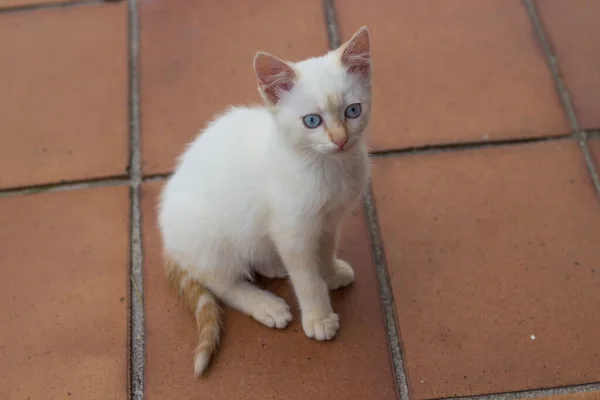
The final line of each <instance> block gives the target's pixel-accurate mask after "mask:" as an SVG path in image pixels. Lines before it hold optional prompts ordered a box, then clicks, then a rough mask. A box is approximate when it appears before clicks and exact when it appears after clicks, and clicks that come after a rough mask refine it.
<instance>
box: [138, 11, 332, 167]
mask: <svg viewBox="0 0 600 400" xmlns="http://www.w3.org/2000/svg"><path fill="white" fill-rule="evenodd" d="M139 7H140V19H141V21H140V25H141V55H140V56H141V65H140V69H141V72H140V73H141V85H142V86H141V107H142V109H141V111H142V136H143V137H142V139H143V140H142V156H143V169H144V173H145V174H153V173H161V172H166V171H169V170H171V169H172V168H173V166H174V164H175V160H176V157H177V155H178V154H180V153H181V152H182V151H183V149H184V146H185V144H186V143H187V142H189V141H191V140H192V139H193V138H194V137H195V136H196V134H197V133H198V132H199V131H200V130H201V129H203V128H204V127H205V125H206V124H207V123H208V122H209V121H210V120H211V119H212V118H213V117H214V116H215V114H217V113H221V112H223V111H224V110H225V109H226V108H227V107H229V106H231V105H239V104H251V103H259V102H260V101H261V100H260V97H259V95H258V91H257V89H256V78H255V76H254V70H253V67H252V62H253V59H254V55H255V53H256V52H257V51H259V50H264V51H268V52H270V53H273V54H275V55H277V56H279V57H281V58H284V59H288V60H291V61H297V60H301V59H304V58H307V57H312V56H316V55H320V54H322V53H325V52H326V51H327V33H326V30H325V22H324V21H325V17H324V16H323V11H322V8H323V7H322V5H321V1H319V0H306V1H275V0H259V1H257V0H254V1H247V2H246V1H244V2H232V1H221V0H208V1H202V2H190V1H183V0H154V1H141V2H139Z"/></svg>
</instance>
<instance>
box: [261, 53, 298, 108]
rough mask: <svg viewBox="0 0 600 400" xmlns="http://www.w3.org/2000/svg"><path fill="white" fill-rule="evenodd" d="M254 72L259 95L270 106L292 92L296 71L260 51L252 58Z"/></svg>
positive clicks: (283, 62)
mask: <svg viewBox="0 0 600 400" xmlns="http://www.w3.org/2000/svg"><path fill="white" fill-rule="evenodd" d="M254 72H255V73H256V78H257V79H258V88H259V90H260V92H261V94H262V95H263V97H264V98H265V100H267V101H268V102H269V103H271V104H272V105H275V104H277V103H278V102H279V100H281V96H282V95H283V94H284V93H286V92H289V91H290V90H292V87H293V86H294V80H295V79H296V71H294V68H292V67H291V66H290V65H289V64H288V63H286V62H285V61H283V60H281V59H279V58H277V57H275V56H273V55H271V54H269V53H265V52H262V51H261V52H258V53H256V56H255V57H254Z"/></svg>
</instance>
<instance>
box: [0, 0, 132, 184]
mask: <svg viewBox="0 0 600 400" xmlns="http://www.w3.org/2000/svg"><path fill="white" fill-rule="evenodd" d="M0 59H1V60H3V61H2V62H0V93H2V96H0V132H2V135H0V171H4V172H3V173H0V187H3V188H6V187H20V186H27V185H35V184H40V183H49V182H50V183H54V182H60V181H73V180H80V179H88V178H98V177H103V176H115V175H124V174H126V172H127V164H128V157H129V154H128V153H129V149H128V147H129V146H128V142H129V133H128V125H129V124H128V94H127V90H128V83H127V8H126V4H124V3H121V4H94V5H82V6H76V7H69V8H55V9H42V10H37V11H30V12H15V13H6V14H0ZM6 171H10V173H7V172H6Z"/></svg>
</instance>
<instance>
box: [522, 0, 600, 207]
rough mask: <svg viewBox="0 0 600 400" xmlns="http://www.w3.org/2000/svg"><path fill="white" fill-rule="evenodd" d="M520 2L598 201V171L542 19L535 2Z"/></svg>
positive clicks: (527, 0) (524, 0)
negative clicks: (531, 26)
mask: <svg viewBox="0 0 600 400" xmlns="http://www.w3.org/2000/svg"><path fill="white" fill-rule="evenodd" d="M522 2H523V4H524V6H525V8H526V10H527V13H528V14H529V18H530V20H531V24H532V25H533V30H534V32H535V36H536V38H537V40H538V42H539V44H540V45H541V47H542V51H543V53H544V56H545V58H546V62H547V63H548V67H549V68H550V72H551V74H552V78H553V80H554V85H555V87H556V90H557V92H558V96H559V98H560V102H561V104H562V106H563V109H564V111H565V113H566V114H567V117H568V119H569V122H570V124H571V129H572V131H573V132H572V135H573V137H574V138H575V139H576V140H577V142H578V144H579V148H580V149H581V153H582V156H583V160H584V162H585V165H586V167H587V169H588V172H589V174H590V178H591V180H592V184H593V186H594V189H595V190H596V194H597V196H598V198H599V199H600V176H599V175H598V169H597V168H596V165H594V160H593V159H592V155H591V152H590V149H589V147H588V144H587V140H588V135H587V132H586V131H584V130H582V129H581V127H580V125H579V120H578V119H577V115H576V113H575V108H574V107H573V102H572V101H571V94H570V93H569V90H568V89H567V86H566V84H565V82H564V80H563V77H562V74H561V72H560V67H559V65H558V59H557V57H556V55H555V54H554V51H553V50H552V46H551V44H550V40H549V39H548V36H547V35H546V31H545V29H544V24H543V22H542V19H541V18H540V15H539V12H538V10H537V6H536V5H535V1H534V0H522Z"/></svg>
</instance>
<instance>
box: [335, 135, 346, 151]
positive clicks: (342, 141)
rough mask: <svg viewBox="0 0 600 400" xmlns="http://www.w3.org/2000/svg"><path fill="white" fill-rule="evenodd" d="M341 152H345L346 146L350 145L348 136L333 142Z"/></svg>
mask: <svg viewBox="0 0 600 400" xmlns="http://www.w3.org/2000/svg"><path fill="white" fill-rule="evenodd" d="M333 143H335V145H336V146H337V147H338V149H340V150H344V146H345V145H346V143H348V136H345V137H343V138H340V139H336V140H334V141H333Z"/></svg>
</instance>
